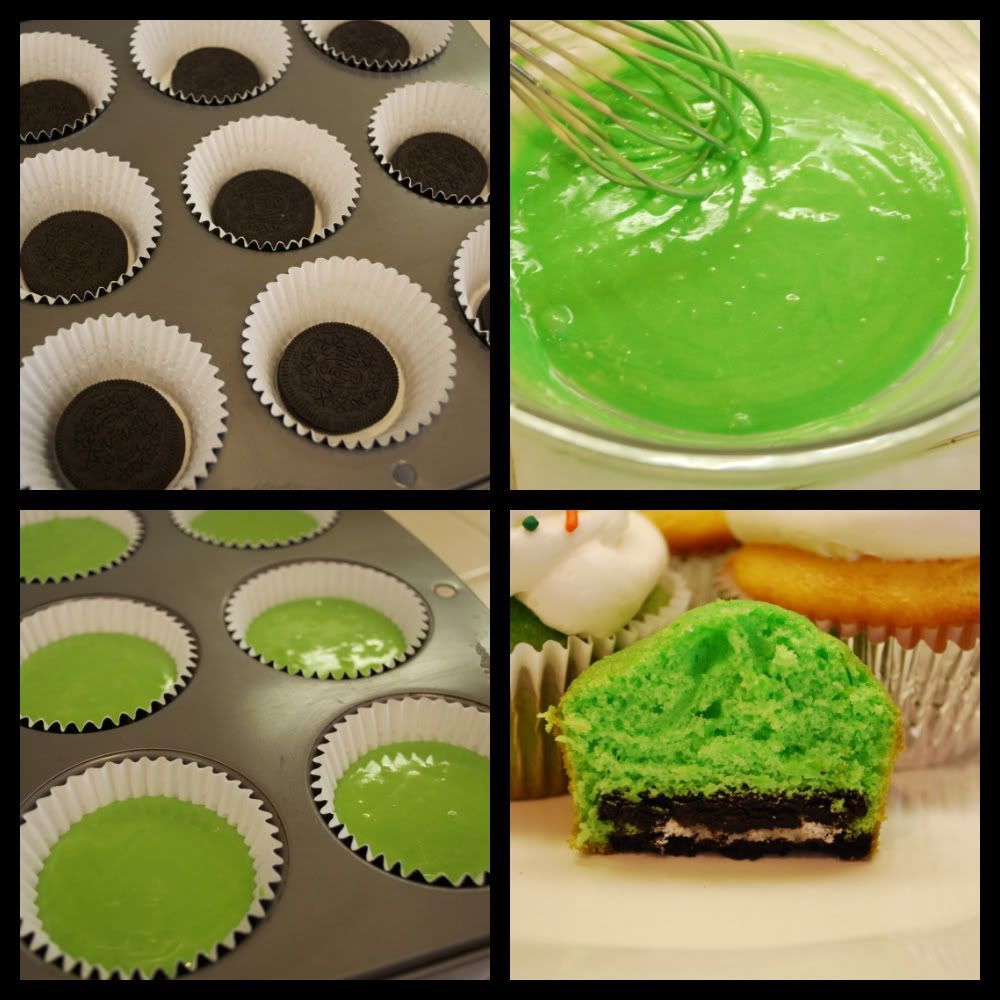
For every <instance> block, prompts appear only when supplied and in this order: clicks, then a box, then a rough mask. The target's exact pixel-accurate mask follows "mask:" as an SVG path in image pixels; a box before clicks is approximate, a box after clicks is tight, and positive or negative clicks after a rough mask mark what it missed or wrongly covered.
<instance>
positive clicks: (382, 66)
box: [302, 20, 454, 71]
mask: <svg viewBox="0 0 1000 1000" xmlns="http://www.w3.org/2000/svg"><path fill="white" fill-rule="evenodd" d="M346 23H347V22H346V21H303V22H302V27H303V29H304V30H305V33H306V34H307V35H308V36H309V38H310V39H311V40H312V43H313V45H315V46H316V47H317V48H320V49H322V50H323V51H324V52H325V53H326V54H327V55H328V56H331V57H332V58H334V59H337V60H339V61H340V62H342V63H346V64H347V65H348V66H356V67H357V68H358V69H369V70H378V71H386V70H403V69H413V67H414V66H421V65H423V64H424V63H425V62H429V61H430V60H431V59H433V58H434V57H435V56H438V55H440V54H441V53H442V52H443V51H444V48H445V46H446V45H447V44H448V42H449V40H450V39H451V32H452V28H453V27H454V25H453V24H452V22H451V21H388V20H383V21H382V22H381V23H382V24H388V25H389V26H390V27H392V28H395V29H396V30H397V31H398V32H399V33H400V34H401V35H405V36H406V40H407V42H409V43H410V55H409V57H408V58H407V59H404V60H399V59H392V60H387V59H365V58H363V57H359V56H354V55H350V54H349V53H346V52H341V51H340V50H338V49H336V48H334V47H333V46H332V45H330V44H329V43H328V42H327V40H326V39H327V37H328V36H329V34H330V32H331V31H332V30H333V29H334V28H336V27H337V25H338V24H346Z"/></svg>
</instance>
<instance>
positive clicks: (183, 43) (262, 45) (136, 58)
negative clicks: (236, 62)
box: [129, 20, 292, 105]
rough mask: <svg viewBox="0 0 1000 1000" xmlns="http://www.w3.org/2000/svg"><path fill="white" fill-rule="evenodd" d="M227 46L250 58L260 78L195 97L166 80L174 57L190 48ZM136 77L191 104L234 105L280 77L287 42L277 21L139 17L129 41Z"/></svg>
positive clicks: (289, 42) (289, 49) (287, 52)
mask: <svg viewBox="0 0 1000 1000" xmlns="http://www.w3.org/2000/svg"><path fill="white" fill-rule="evenodd" d="M216 47H219V48H227V49H232V50H233V51H234V52H238V53H239V54H240V55H242V56H245V57H246V58H247V59H250V60H251V61H252V62H253V64H254V65H255V66H256V67H257V72H258V73H259V74H260V77H261V82H260V83H259V84H257V86H256V87H252V88H251V89H250V90H247V91H244V92H243V93H242V94H234V95H233V96H230V97H221V98H220V97H201V96H193V95H191V94H186V93H184V92H183V91H181V90H175V89H174V87H173V86H172V84H171V78H172V75H173V72H174V67H175V66H176V65H177V60H178V59H180V57H181V56H183V55H186V54H187V53H189V52H193V51H194V50H195V49H201V48H216ZM129 50H130V51H131V53H132V61H133V62H134V63H135V66H136V69H138V70H139V72H140V73H141V74H142V78H143V79H144V80H145V81H146V82H147V83H148V84H149V85H150V86H152V87H155V88H156V89H157V90H159V91H160V93H162V94H168V95H169V96H170V97H173V98H176V99H177V100H179V101H188V102H190V103H192V104H215V105H219V104H235V103H236V102H237V101H246V100H249V99H250V98H251V97H257V96H258V95H260V94H263V93H264V92H265V91H266V90H269V89H270V88H271V87H273V86H274V85H275V84H276V83H277V82H278V80H280V79H281V77H282V76H283V75H284V72H285V70H286V69H287V68H288V62H289V60H290V59H291V57H292V40H291V38H289V36H288V32H287V31H286V30H285V26H284V24H282V23H281V21H213V20H199V21H139V22H138V23H137V24H136V26H135V30H134V31H133V32H132V40H131V43H130V45H129Z"/></svg>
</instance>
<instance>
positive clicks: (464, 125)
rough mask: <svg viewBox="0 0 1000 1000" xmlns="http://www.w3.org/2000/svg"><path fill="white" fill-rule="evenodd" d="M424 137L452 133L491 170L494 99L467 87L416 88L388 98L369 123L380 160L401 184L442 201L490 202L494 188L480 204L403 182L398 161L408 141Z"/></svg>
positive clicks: (438, 85) (482, 195)
mask: <svg viewBox="0 0 1000 1000" xmlns="http://www.w3.org/2000/svg"><path fill="white" fill-rule="evenodd" d="M424 132H448V133H449V134H451V135H456V136H458V137H459V138H460V139H464V140H465V141H466V142H468V143H470V144H471V145H473V146H475V147H476V149H478V150H479V152H480V153H482V155H483V158H484V159H485V160H486V166H487V170H488V169H489V165H490V95H489V94H487V93H485V92H484V91H482V90H476V89H475V88H473V87H467V86H466V85H465V84H462V83H412V84H410V85H409V86H407V87H400V88H399V89H398V90H393V91H392V92H391V93H389V94H387V95H386V96H385V97H383V98H382V101H381V102H380V103H379V104H378V106H377V107H376V108H375V110H374V111H373V112H372V117H371V121H370V122H369V123H368V140H369V142H370V143H371V147H372V149H373V150H374V152H375V157H376V159H378V161H379V163H381V164H382V166H383V167H385V168H386V170H388V171H389V173H390V174H391V175H392V176H393V177H395V178H396V180H398V181H399V182H400V183H401V184H405V185H406V186H407V187H408V188H410V189H411V190H413V191H417V192H418V193H420V194H427V195H430V196H432V197H434V198H437V199H438V200H440V201H450V202H454V203H456V204H459V205H482V204H485V203H487V202H489V200H490V182H489V180H488V179H487V181H486V186H485V188H483V190H482V191H481V192H480V193H479V194H477V195H476V196H475V197H474V198H470V197H468V195H462V197H461V198H459V197H458V196H457V195H454V194H451V193H450V192H448V191H436V190H434V189H432V188H425V187H424V186H423V185H422V184H421V183H419V182H418V181H415V180H413V179H412V178H410V177H405V176H403V173H402V172H401V171H400V170H397V169H395V168H394V167H393V165H392V157H393V154H394V153H395V152H396V150H397V149H398V148H399V146H400V145H401V144H402V143H403V142H405V141H406V140H407V139H409V138H411V137H412V136H415V135H421V134H422V133H424Z"/></svg>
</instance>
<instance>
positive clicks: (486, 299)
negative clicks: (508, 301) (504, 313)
mask: <svg viewBox="0 0 1000 1000" xmlns="http://www.w3.org/2000/svg"><path fill="white" fill-rule="evenodd" d="M476 320H477V322H478V323H479V328H480V329H481V330H482V331H483V333H489V332H490V293H489V292H488V291H487V293H486V294H485V295H484V296H483V297H482V300H481V301H480V303H479V308H478V309H477V310H476Z"/></svg>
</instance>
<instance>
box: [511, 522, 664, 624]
mask: <svg viewBox="0 0 1000 1000" xmlns="http://www.w3.org/2000/svg"><path fill="white" fill-rule="evenodd" d="M529 516H532V517H535V518H537V520H538V527H537V528H536V529H535V530H534V531H528V530H527V528H525V527H523V525H522V522H523V521H524V519H525V518H526V517H529ZM666 567H667V545H666V542H664V540H663V536H662V535H661V534H660V532H659V531H658V530H657V529H656V528H655V527H654V526H653V525H652V524H651V523H650V522H649V521H647V520H646V519H645V518H644V517H642V516H641V515H640V514H639V513H638V512H637V511H634V510H581V511H580V514H579V524H578V526H577V528H576V530H575V531H571V532H570V531H567V530H566V511H564V510H512V511H511V512H510V593H511V596H514V597H517V599H518V600H519V601H521V602H522V603H523V604H526V605H527V606H528V607H529V608H531V610H532V611H534V613H535V614H536V615H538V617H539V618H540V619H541V620H542V621H543V622H545V624H546V625H548V626H549V628H554V629H557V630H558V631H559V632H565V633H566V634H567V635H609V634H611V633H612V632H617V631H618V629H620V628H621V627H622V626H623V625H625V624H627V623H628V622H630V621H631V620H632V618H633V617H634V616H635V613H636V611H638V610H639V608H640V607H641V606H642V602H643V601H644V600H645V599H646V598H647V597H648V596H649V592H650V591H651V590H652V589H653V587H655V586H656V584H657V582H658V581H659V579H660V577H661V576H662V575H663V572H664V570H665V569H666Z"/></svg>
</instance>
